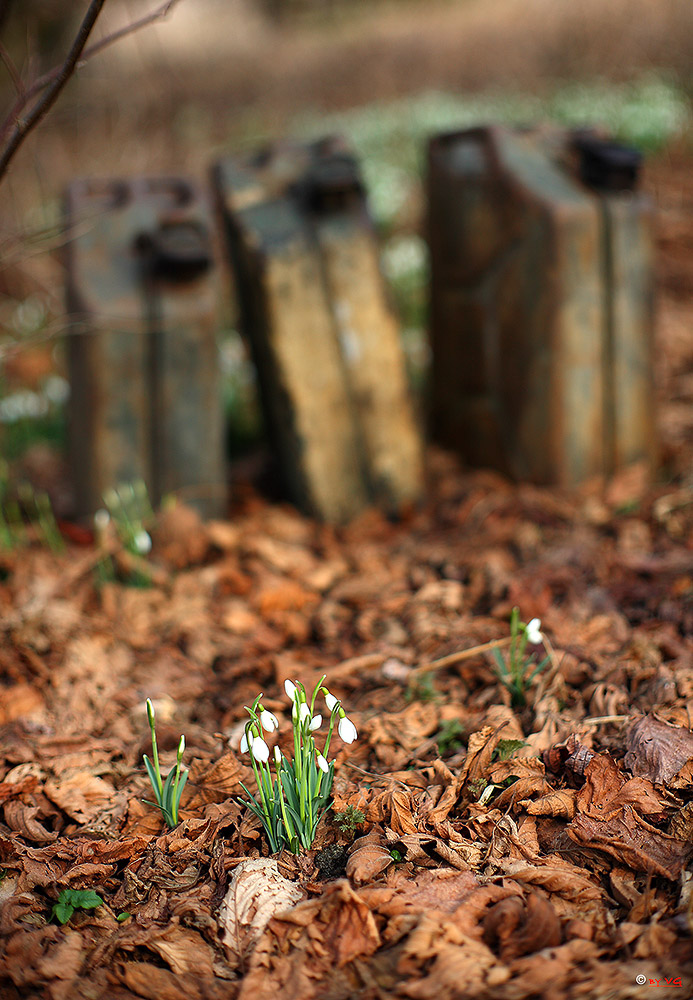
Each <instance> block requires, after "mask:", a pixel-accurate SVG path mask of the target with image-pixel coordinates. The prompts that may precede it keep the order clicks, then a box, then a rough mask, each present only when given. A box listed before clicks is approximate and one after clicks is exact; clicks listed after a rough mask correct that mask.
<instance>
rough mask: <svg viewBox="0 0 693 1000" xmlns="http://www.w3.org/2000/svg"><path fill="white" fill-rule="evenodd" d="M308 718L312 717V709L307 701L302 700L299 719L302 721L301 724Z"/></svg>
mask: <svg viewBox="0 0 693 1000" xmlns="http://www.w3.org/2000/svg"><path fill="white" fill-rule="evenodd" d="M306 719H310V709H309V708H308V706H307V705H306V703H305V701H302V702H301V704H300V705H299V706H298V720H299V722H300V723H301V725H303V723H304V722H305V721H306ZM321 721H322V720H321Z"/></svg>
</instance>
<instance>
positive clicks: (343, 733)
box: [337, 715, 358, 743]
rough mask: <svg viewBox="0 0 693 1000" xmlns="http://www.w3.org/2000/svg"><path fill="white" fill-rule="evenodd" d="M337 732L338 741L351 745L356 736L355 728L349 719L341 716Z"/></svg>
mask: <svg viewBox="0 0 693 1000" xmlns="http://www.w3.org/2000/svg"><path fill="white" fill-rule="evenodd" d="M337 731H338V733H339V737H340V739H341V740H343V741H344V743H353V742H354V740H355V739H356V737H357V736H358V732H357V730H356V726H355V725H354V723H353V722H352V721H351V719H347V717H346V715H342V717H341V719H340V720H339V725H338V727H337Z"/></svg>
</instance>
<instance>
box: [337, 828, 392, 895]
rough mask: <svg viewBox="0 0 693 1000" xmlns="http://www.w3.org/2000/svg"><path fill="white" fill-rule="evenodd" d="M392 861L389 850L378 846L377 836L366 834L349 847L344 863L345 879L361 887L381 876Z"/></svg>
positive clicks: (378, 839)
mask: <svg viewBox="0 0 693 1000" xmlns="http://www.w3.org/2000/svg"><path fill="white" fill-rule="evenodd" d="M393 860H394V859H393V857H392V855H391V854H390V852H389V850H388V849H387V848H386V847H383V846H382V845H381V844H380V838H379V836H378V834H373V833H369V834H366V836H365V837H359V838H358V840H355V841H354V843H353V844H352V845H351V850H350V851H349V859H348V861H347V863H346V873H347V878H349V879H351V881H352V882H353V883H354V884H355V885H363V884H364V883H365V882H370V881H371V879H374V878H377V877H378V875H382V873H383V872H384V871H385V870H386V869H387V868H389V867H390V865H391V864H392V863H393Z"/></svg>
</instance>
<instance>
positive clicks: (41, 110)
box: [0, 0, 180, 181]
mask: <svg viewBox="0 0 693 1000" xmlns="http://www.w3.org/2000/svg"><path fill="white" fill-rule="evenodd" d="M2 2H3V0H0V13H1V11H2ZM105 2H106V0H91V3H90V4H89V8H88V10H87V13H86V14H85V16H84V19H83V20H82V23H81V25H80V27H79V30H78V32H77V35H76V36H75V40H74V42H73V43H72V47H71V49H70V51H69V53H68V55H67V57H66V59H65V61H64V62H63V63H62V64H61V65H60V66H56V67H55V68H54V69H52V70H49V71H48V72H47V73H44V74H43V75H42V76H40V77H39V78H38V79H37V80H34V82H33V83H31V84H29V85H28V86H24V85H23V84H22V81H21V80H20V79H19V78H18V75H17V79H15V74H16V70H15V71H14V73H13V69H14V65H13V64H12V61H11V60H9V62H8V61H7V60H6V59H5V57H4V55H3V52H4V49H2V50H1V51H0V60H2V61H3V62H4V63H5V65H6V66H7V68H8V71H9V72H10V74H11V75H12V80H13V82H14V84H15V88H17V90H18V97H17V100H16V101H15V103H14V105H13V106H12V108H11V109H10V112H9V114H8V115H7V117H6V118H5V120H4V121H3V123H2V125H0V137H1V138H2V139H3V140H4V141H5V148H4V149H3V150H2V151H1V152H0V181H1V180H2V178H3V176H4V175H5V173H6V172H7V167H8V165H9V163H10V160H11V159H12V157H13V156H14V154H15V153H16V152H17V150H18V149H19V147H20V145H21V144H22V142H23V141H24V139H25V138H26V136H27V135H28V133H29V132H30V131H31V130H32V129H33V128H34V127H35V126H36V125H37V124H38V122H39V121H40V120H41V119H42V118H43V117H44V116H45V115H46V114H47V113H48V111H49V110H50V109H51V107H52V106H53V104H54V103H55V101H56V100H57V98H58V96H59V94H60V92H61V91H62V89H63V87H64V86H65V84H66V83H67V81H68V80H69V79H70V77H71V76H72V74H73V73H74V71H75V69H77V68H78V67H79V66H82V65H84V63H85V62H86V61H87V60H88V59H89V58H90V57H91V56H93V55H96V53H97V52H102V51H103V50H104V49H105V48H108V46H110V45H113V44H114V42H117V41H119V40H120V39H121V38H124V37H125V36H126V35H130V34H132V33H133V32H135V31H139V30H140V29H141V28H144V27H146V26H147V25H149V24H153V23H154V22H155V21H159V20H161V19H163V18H164V17H166V16H167V14H169V13H170V12H171V10H173V8H174V7H175V6H176V4H178V3H179V2H180V0H165V2H164V3H162V4H160V5H159V6H158V7H157V8H156V9H155V10H153V11H151V12H150V13H149V14H146V15H145V16H144V17H141V18H139V19H138V20H137V21H133V22H132V23H130V24H127V25H125V26H124V27H123V28H119V29H118V30H117V31H114V32H112V33H111V34H110V35H106V36H105V37H104V38H101V39H99V41H98V42H94V43H93V44H92V45H90V46H87V45H86V42H87V39H88V38H89V35H90V33H91V30H92V28H93V27H94V24H95V22H96V19H97V17H98V16H99V14H100V12H101V9H102V7H103V6H104V3H105ZM8 59H9V57H8ZM10 65H12V69H11V68H10ZM39 94H43V96H42V97H40V98H39V100H37V102H36V104H35V105H34V106H33V108H32V109H31V110H30V111H29V112H28V113H27V114H26V115H24V114H23V113H24V110H25V108H26V106H27V105H28V104H29V103H30V102H31V101H32V100H33V99H34V98H35V97H38V95H39Z"/></svg>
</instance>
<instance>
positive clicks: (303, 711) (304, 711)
mask: <svg viewBox="0 0 693 1000" xmlns="http://www.w3.org/2000/svg"><path fill="white" fill-rule="evenodd" d="M306 719H310V709H309V708H308V706H307V705H306V703H305V701H302V702H301V704H300V705H299V706H298V721H299V722H300V723H301V725H303V723H304V722H305V721H306Z"/></svg>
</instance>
